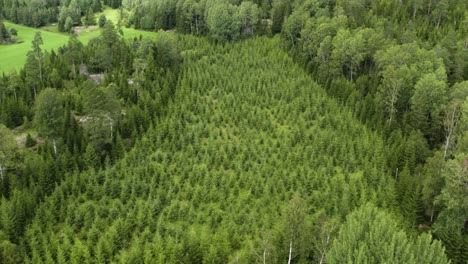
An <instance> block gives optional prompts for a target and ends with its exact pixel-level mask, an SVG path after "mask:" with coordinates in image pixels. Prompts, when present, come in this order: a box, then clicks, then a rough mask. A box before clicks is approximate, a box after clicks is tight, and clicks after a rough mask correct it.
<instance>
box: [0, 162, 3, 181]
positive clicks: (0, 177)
mask: <svg viewBox="0 0 468 264" xmlns="http://www.w3.org/2000/svg"><path fill="white" fill-rule="evenodd" d="M0 180H1V181H3V167H2V165H0Z"/></svg>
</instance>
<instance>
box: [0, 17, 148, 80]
mask: <svg viewBox="0 0 468 264" xmlns="http://www.w3.org/2000/svg"><path fill="white" fill-rule="evenodd" d="M103 14H104V15H105V16H106V18H108V19H110V20H112V21H113V22H114V24H116V23H117V21H118V16H119V14H118V10H113V9H110V8H108V9H105V10H104V11H103ZM99 15H100V14H97V15H96V20H97V19H98V17H99ZM4 23H5V26H6V27H7V28H15V29H16V30H17V31H18V36H16V39H17V41H18V43H16V44H11V45H0V73H1V72H4V73H9V72H11V71H14V70H16V71H18V70H20V69H21V68H22V67H23V65H24V63H25V62H26V55H27V53H28V51H29V50H31V41H32V40H33V38H34V35H35V33H36V32H37V31H41V32H42V39H43V41H44V45H43V46H42V49H43V50H48V51H50V50H53V49H54V50H56V49H58V48H59V47H61V46H63V45H64V44H66V43H67V42H68V39H69V37H70V35H68V34H64V33H61V32H58V30H57V26H56V25H49V26H46V27H42V28H31V27H27V26H23V25H18V24H14V23H10V22H8V21H4ZM122 30H123V33H124V37H125V38H127V39H133V38H134V37H139V36H140V35H142V36H143V37H153V36H155V32H148V31H142V30H136V29H133V28H125V27H124V28H122ZM99 34H100V31H99V28H97V27H96V28H89V29H84V30H82V31H81V32H80V34H79V36H78V39H79V40H80V41H81V42H83V43H84V44H87V43H88V42H89V41H90V40H91V39H93V38H95V37H97V36H99Z"/></svg>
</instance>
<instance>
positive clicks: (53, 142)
mask: <svg viewBox="0 0 468 264" xmlns="http://www.w3.org/2000/svg"><path fill="white" fill-rule="evenodd" d="M52 144H53V145H54V155H55V157H56V158H57V144H56V142H55V139H53V140H52Z"/></svg>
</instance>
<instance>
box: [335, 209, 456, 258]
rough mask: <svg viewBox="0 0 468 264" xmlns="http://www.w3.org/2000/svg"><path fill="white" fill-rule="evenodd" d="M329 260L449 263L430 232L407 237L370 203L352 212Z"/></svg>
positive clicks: (442, 249)
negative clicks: (415, 237)
mask: <svg viewBox="0 0 468 264" xmlns="http://www.w3.org/2000/svg"><path fill="white" fill-rule="evenodd" d="M327 263H449V261H448V260H447V257H446V256H445V254H444V248H443V246H442V245H441V243H440V242H439V241H433V240H432V239H431V236H430V235H427V234H423V235H421V236H419V237H418V238H417V239H415V240H412V239H411V238H408V237H407V236H406V235H405V233H404V232H403V231H401V230H399V229H398V227H397V226H396V224H395V222H394V221H392V219H391V217H390V216H389V215H388V214H387V213H385V212H383V211H380V209H377V208H376V207H375V206H373V205H371V204H367V205H364V206H362V207H361V208H359V209H357V210H356V211H354V212H353V213H351V214H350V215H349V216H348V217H347V220H346V223H345V224H344V225H343V226H342V227H341V230H340V233H339V235H338V237H337V238H336V239H335V241H334V243H333V245H332V247H331V249H330V252H329V253H328V255H327Z"/></svg>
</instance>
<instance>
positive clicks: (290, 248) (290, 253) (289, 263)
mask: <svg viewBox="0 0 468 264" xmlns="http://www.w3.org/2000/svg"><path fill="white" fill-rule="evenodd" d="M291 257H292V239H291V240H290V241H289V258H288V264H291Z"/></svg>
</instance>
